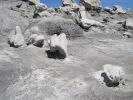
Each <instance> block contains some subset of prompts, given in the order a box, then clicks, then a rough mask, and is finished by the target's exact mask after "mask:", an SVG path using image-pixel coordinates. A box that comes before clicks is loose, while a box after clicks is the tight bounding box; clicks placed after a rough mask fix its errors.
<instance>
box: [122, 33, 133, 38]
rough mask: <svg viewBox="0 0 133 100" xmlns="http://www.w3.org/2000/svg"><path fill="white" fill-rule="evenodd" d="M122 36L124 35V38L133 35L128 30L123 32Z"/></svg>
mask: <svg viewBox="0 0 133 100" xmlns="http://www.w3.org/2000/svg"><path fill="white" fill-rule="evenodd" d="M123 36H124V37H126V38H131V37H132V36H133V35H132V34H131V33H129V32H124V33H123Z"/></svg>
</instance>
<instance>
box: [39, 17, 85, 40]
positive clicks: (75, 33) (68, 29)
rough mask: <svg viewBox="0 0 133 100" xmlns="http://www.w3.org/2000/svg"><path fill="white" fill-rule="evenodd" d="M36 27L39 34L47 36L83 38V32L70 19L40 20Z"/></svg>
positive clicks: (53, 18) (51, 18) (52, 18)
mask: <svg viewBox="0 0 133 100" xmlns="http://www.w3.org/2000/svg"><path fill="white" fill-rule="evenodd" d="M37 25H38V27H39V29H40V31H41V32H44V33H47V34H48V35H54V34H58V35H59V34H60V33H65V34H66V36H67V38H68V39H75V38H77V37H81V36H83V30H82V29H81V28H80V27H79V26H78V25H77V24H76V23H75V22H74V21H73V20H72V19H66V18H62V17H58V16H54V17H48V18H43V19H41V20H40V21H39V23H38V24H37Z"/></svg>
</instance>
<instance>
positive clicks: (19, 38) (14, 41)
mask: <svg viewBox="0 0 133 100" xmlns="http://www.w3.org/2000/svg"><path fill="white" fill-rule="evenodd" d="M24 42H25V40H24V36H23V35H22V32H21V28H20V27H19V26H16V28H15V33H14V34H13V35H11V37H9V41H8V43H9V44H10V46H11V47H15V48H18V47H20V46H22V45H23V44H24Z"/></svg>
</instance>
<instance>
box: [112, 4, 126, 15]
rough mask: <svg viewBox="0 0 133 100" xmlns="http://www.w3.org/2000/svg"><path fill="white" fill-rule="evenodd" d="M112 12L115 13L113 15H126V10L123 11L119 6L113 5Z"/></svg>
mask: <svg viewBox="0 0 133 100" xmlns="http://www.w3.org/2000/svg"><path fill="white" fill-rule="evenodd" d="M113 10H114V11H115V13H118V14H126V10H124V9H123V8H122V7H121V6H119V5H115V6H113Z"/></svg>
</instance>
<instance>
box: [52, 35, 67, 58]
mask: <svg viewBox="0 0 133 100" xmlns="http://www.w3.org/2000/svg"><path fill="white" fill-rule="evenodd" d="M50 51H51V52H56V51H58V53H59V54H60V55H62V56H63V57H64V58H65V57H66V56H67V39H66V35H65V34H64V33H61V34H60V35H57V34H55V35H53V36H51V39H50Z"/></svg>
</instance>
